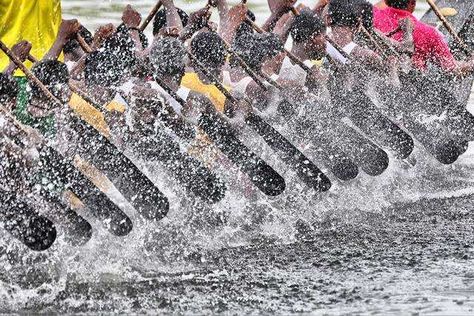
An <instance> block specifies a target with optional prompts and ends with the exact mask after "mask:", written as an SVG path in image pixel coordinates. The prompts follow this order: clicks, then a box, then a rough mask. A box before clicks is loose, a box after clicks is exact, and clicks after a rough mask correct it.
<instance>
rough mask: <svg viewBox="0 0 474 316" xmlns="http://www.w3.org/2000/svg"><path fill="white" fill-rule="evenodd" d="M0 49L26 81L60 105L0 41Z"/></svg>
mask: <svg viewBox="0 0 474 316" xmlns="http://www.w3.org/2000/svg"><path fill="white" fill-rule="evenodd" d="M0 49H1V50H2V51H3V52H4V53H5V54H6V55H7V56H8V58H10V60H11V61H13V63H14V64H15V65H16V66H17V67H18V68H19V69H20V70H21V71H23V73H24V74H25V75H26V77H27V78H28V79H30V80H31V81H33V83H34V84H36V85H37V86H38V87H39V88H40V89H41V91H42V92H43V93H44V94H45V96H47V97H48V99H50V100H51V101H53V102H55V103H57V104H58V105H60V106H61V105H62V102H61V101H60V100H59V99H58V98H56V97H55V96H54V95H53V94H52V93H51V92H50V91H49V90H48V89H47V88H46V87H45V86H44V84H43V83H42V82H41V81H40V80H39V79H38V78H37V77H36V76H35V75H33V73H32V72H31V71H30V70H29V69H28V68H26V66H25V65H23V63H22V62H21V60H20V59H18V57H17V56H16V55H15V54H14V53H13V52H12V51H11V50H10V49H9V48H8V47H7V46H6V45H5V44H4V43H3V42H2V41H0Z"/></svg>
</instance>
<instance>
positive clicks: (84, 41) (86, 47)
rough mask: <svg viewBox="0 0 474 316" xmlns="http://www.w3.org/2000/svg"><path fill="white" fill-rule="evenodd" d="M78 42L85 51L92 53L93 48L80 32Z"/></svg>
mask: <svg viewBox="0 0 474 316" xmlns="http://www.w3.org/2000/svg"><path fill="white" fill-rule="evenodd" d="M77 42H78V43H79V45H80V46H81V48H82V50H83V51H85V52H86V53H88V54H90V53H92V48H91V47H90V46H89V44H87V42H86V40H85V39H84V37H82V36H81V35H80V34H77Z"/></svg>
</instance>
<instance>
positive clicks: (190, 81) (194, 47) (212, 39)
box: [181, 31, 227, 113]
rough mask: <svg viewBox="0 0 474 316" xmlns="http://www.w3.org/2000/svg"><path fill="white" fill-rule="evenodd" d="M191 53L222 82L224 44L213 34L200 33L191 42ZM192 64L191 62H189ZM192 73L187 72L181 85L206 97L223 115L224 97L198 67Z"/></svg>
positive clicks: (224, 59)
mask: <svg viewBox="0 0 474 316" xmlns="http://www.w3.org/2000/svg"><path fill="white" fill-rule="evenodd" d="M191 53H192V54H193V55H194V56H196V57H197V58H198V59H199V61H200V62H201V63H202V64H203V65H204V66H205V67H206V69H209V70H210V71H211V72H212V73H213V74H214V75H215V76H216V77H217V78H219V80H222V70H223V67H224V65H225V63H226V58H227V54H226V48H225V43H224V42H223V40H222V39H221V38H220V37H219V35H218V34H216V33H214V32H209V31H205V32H200V33H198V34H197V35H196V36H195V37H194V38H193V39H192V41H191ZM191 64H192V62H191ZM193 69H194V72H187V73H186V74H185V75H184V77H183V80H182V81H181V84H182V85H183V86H184V87H186V88H188V89H190V90H193V91H196V92H199V93H201V94H203V95H205V96H206V97H208V98H209V99H210V100H211V102H212V103H213V104H214V106H215V108H216V110H217V111H219V112H221V113H223V112H224V109H225V108H226V97H225V96H224V95H223V94H222V93H221V92H220V91H219V89H217V88H216V87H215V85H214V84H213V82H212V81H211V80H210V79H209V78H207V77H206V75H205V74H203V73H202V72H201V71H200V70H199V67H193Z"/></svg>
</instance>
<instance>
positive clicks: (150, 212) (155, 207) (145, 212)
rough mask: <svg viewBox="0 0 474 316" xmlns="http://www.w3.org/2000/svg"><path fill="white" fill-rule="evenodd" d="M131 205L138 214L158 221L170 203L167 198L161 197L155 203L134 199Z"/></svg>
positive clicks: (165, 212)
mask: <svg viewBox="0 0 474 316" xmlns="http://www.w3.org/2000/svg"><path fill="white" fill-rule="evenodd" d="M133 206H134V207H135V209H136V210H137V211H138V213H140V215H141V216H142V217H143V218H145V219H146V220H149V221H159V220H161V219H163V218H164V217H165V216H166V215H167V214H168V212H169V209H170V203H169V201H168V199H161V200H160V201H158V202H157V203H156V204H151V203H150V201H148V200H142V199H136V200H134V201H133Z"/></svg>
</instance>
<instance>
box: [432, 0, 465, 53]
mask: <svg viewBox="0 0 474 316" xmlns="http://www.w3.org/2000/svg"><path fill="white" fill-rule="evenodd" d="M426 2H428V4H429V5H430V7H431V9H432V10H433V12H434V13H435V14H436V16H437V17H438V19H439V20H440V21H441V23H443V26H444V27H445V28H446V30H448V32H449V34H451V36H452V37H453V38H454V40H455V41H456V42H457V44H458V45H459V46H460V47H461V48H462V49H463V50H464V52H465V53H466V54H468V55H469V56H470V55H472V52H471V50H470V49H469V47H468V46H467V45H466V43H464V41H463V40H462V39H461V38H460V37H459V35H458V33H457V32H456V31H455V30H454V27H453V26H452V25H451V23H449V21H448V19H446V17H445V16H444V15H443V14H442V13H441V10H440V9H439V8H438V6H437V5H436V4H435V3H434V1H433V0H426Z"/></svg>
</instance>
